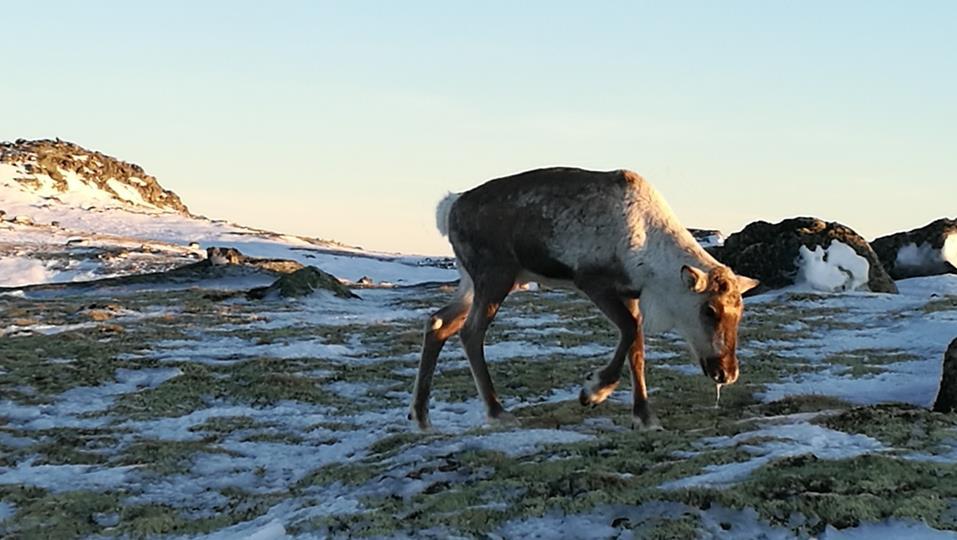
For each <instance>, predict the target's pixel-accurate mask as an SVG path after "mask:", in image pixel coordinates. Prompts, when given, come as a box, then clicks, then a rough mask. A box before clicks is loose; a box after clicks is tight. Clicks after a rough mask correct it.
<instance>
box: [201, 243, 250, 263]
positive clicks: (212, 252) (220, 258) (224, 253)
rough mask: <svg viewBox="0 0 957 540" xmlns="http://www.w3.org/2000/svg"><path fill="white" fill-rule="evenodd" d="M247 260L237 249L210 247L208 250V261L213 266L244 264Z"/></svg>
mask: <svg viewBox="0 0 957 540" xmlns="http://www.w3.org/2000/svg"><path fill="white" fill-rule="evenodd" d="M245 259H246V257H245V256H243V254H242V253H240V252H239V250H238V249H236V248H230V247H209V248H206V260H208V261H209V264H211V265H213V266H223V265H226V264H243V261H244V260H245Z"/></svg>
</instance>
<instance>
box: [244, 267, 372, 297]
mask: <svg viewBox="0 0 957 540" xmlns="http://www.w3.org/2000/svg"><path fill="white" fill-rule="evenodd" d="M318 290H326V291H329V292H331V293H332V294H334V295H336V296H338V297H339V298H359V297H358V296H356V294H355V293H353V292H352V291H350V290H349V288H348V287H346V286H345V285H344V284H343V283H342V282H341V281H339V279H338V278H336V276H333V275H332V274H330V273H328V272H324V271H322V270H320V269H318V268H316V267H315V266H305V267H303V268H300V269H299V270H296V271H295V272H291V273H289V274H285V275H282V276H280V277H279V279H277V280H276V281H275V282H273V284H272V285H270V286H268V287H259V288H256V289H252V290H251V291H249V293H247V295H246V296H247V297H248V298H251V299H256V300H259V299H263V298H268V297H272V296H278V297H282V298H298V297H301V296H307V295H310V294H312V293H313V292H315V291H318Z"/></svg>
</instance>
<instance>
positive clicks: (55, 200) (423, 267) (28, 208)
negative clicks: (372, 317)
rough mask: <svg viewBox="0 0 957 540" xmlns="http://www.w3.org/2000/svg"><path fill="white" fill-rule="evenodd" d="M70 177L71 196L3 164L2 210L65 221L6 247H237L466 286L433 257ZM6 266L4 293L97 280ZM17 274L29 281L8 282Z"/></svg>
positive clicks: (2, 230)
mask: <svg viewBox="0 0 957 540" xmlns="http://www.w3.org/2000/svg"><path fill="white" fill-rule="evenodd" d="M63 174H64V177H65V179H66V183H67V186H68V189H67V191H64V192H61V191H58V190H57V189H56V188H55V187H54V186H55V183H54V181H53V179H52V178H50V177H49V176H46V175H31V174H28V173H26V172H25V171H24V170H23V169H22V168H21V167H17V166H13V165H10V164H6V163H2V164H0V209H3V210H4V211H6V213H7V214H8V215H10V216H13V215H24V216H28V217H30V218H32V219H33V220H34V221H35V222H36V223H38V224H46V223H50V222H52V221H58V222H59V223H60V226H61V227H62V230H58V231H56V232H52V231H51V230H50V228H49V227H47V226H46V225H42V226H41V225H38V226H37V227H26V226H18V227H0V245H3V244H4V243H9V244H21V243H23V242H24V238H23V236H24V233H25V232H29V233H42V236H44V237H45V238H46V242H47V243H49V241H50V239H51V238H57V237H59V238H62V240H61V241H62V243H63V244H65V243H66V240H67V239H68V238H69V236H70V235H72V236H77V237H80V238H92V239H104V238H107V239H108V240H109V242H110V243H112V244H120V245H122V244H123V243H129V241H130V240H131V239H136V240H140V241H141V242H140V243H142V241H147V242H148V243H150V244H154V243H155V244H160V245H165V246H167V247H166V249H168V245H170V244H172V245H174V246H180V248H181V250H182V252H183V254H184V255H186V254H188V252H189V251H190V250H189V249H188V248H187V246H189V245H190V244H191V243H193V242H196V243H198V244H200V246H201V247H202V248H203V249H205V248H206V247H210V246H223V247H234V248H236V249H239V250H240V251H241V252H242V253H243V254H244V255H248V256H251V257H262V258H279V259H290V260H294V261H298V262H300V263H302V264H305V265H314V266H318V267H319V268H322V269H323V270H325V271H326V272H329V273H331V274H333V275H335V276H336V277H338V278H340V279H343V280H346V281H350V282H355V281H358V280H359V279H360V278H362V277H364V276H368V277H370V278H372V279H373V281H374V282H376V283H395V284H399V285H410V284H416V283H423V282H430V281H454V280H456V279H458V272H457V271H455V270H454V269H447V268H440V267H437V266H435V265H434V264H433V263H432V261H431V259H428V258H424V257H417V256H409V255H397V254H393V253H379V252H367V251H363V250H361V249H358V248H350V247H346V246H342V245H339V244H336V243H332V242H325V241H321V240H315V239H308V238H302V237H297V236H292V235H282V234H275V233H270V232H268V231H262V230H257V229H250V228H247V227H242V226H239V225H234V224H231V223H227V222H224V221H218V220H210V219H207V218H204V217H196V216H186V215H182V214H179V213H176V212H171V211H164V210H160V209H157V208H156V207H154V206H153V205H150V204H148V203H147V202H146V201H144V200H143V199H142V197H141V196H140V194H139V192H138V191H136V190H135V189H133V188H131V187H129V186H127V185H125V184H122V183H120V182H117V181H116V180H112V179H111V180H109V181H108V182H107V183H108V186H109V187H110V189H111V190H113V191H116V195H118V196H119V198H117V196H115V195H114V194H113V193H110V192H108V191H105V190H103V189H100V188H99V187H97V186H95V185H94V184H92V183H89V182H86V181H85V180H84V179H83V178H82V177H81V176H79V175H77V174H76V173H73V172H64V173H63ZM21 177H35V178H36V180H37V181H38V182H39V183H40V185H39V187H36V188H33V187H27V186H25V185H24V184H21V183H20V182H18V181H16V180H15V179H16V178H21ZM4 225H6V224H4ZM36 247H37V248H40V247H42V246H39V245H38V246H36ZM38 251H41V250H40V249H38ZM0 256H2V254H0ZM0 264H5V265H10V267H9V268H4V267H3V266H0V286H19V285H26V284H32V283H47V282H50V281H71V280H75V279H88V278H89V276H84V275H80V274H72V275H68V276H58V275H57V274H55V273H51V272H49V271H45V270H44V268H43V267H42V266H37V265H35V264H33V265H30V266H29V267H23V266H22V265H23V264H24V263H23V262H22V261H16V262H5V263H0ZM13 265H16V266H13ZM11 275H21V276H22V277H20V278H17V279H13V278H9V277H7V276H11Z"/></svg>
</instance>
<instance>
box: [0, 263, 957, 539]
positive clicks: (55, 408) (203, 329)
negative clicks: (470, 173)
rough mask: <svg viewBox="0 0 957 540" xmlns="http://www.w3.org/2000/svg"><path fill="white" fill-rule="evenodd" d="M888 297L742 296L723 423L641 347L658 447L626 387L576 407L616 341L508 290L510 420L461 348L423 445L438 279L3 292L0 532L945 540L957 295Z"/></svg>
mask: <svg viewBox="0 0 957 540" xmlns="http://www.w3.org/2000/svg"><path fill="white" fill-rule="evenodd" d="M436 270H437V269H436ZM899 285H900V288H901V291H902V294H900V295H880V294H870V293H837V294H816V293H807V292H799V291H791V292H788V291H783V292H776V293H772V294H768V295H764V296H759V297H756V298H752V299H748V302H747V304H748V305H747V311H746V319H745V321H744V322H743V326H742V330H741V338H740V341H741V345H742V347H741V351H740V356H741V362H742V375H741V379H740V381H739V382H738V383H737V384H735V385H733V386H731V387H728V388H727V389H726V390H725V392H724V393H723V397H722V403H721V407H720V408H719V409H715V408H713V399H714V394H713V387H712V386H711V385H710V384H709V383H708V381H707V380H706V379H705V378H704V377H703V376H701V375H700V374H699V373H698V372H697V368H695V367H694V366H692V364H691V361H690V359H689V358H688V357H687V355H686V354H685V352H684V348H683V345H682V344H681V343H679V342H678V341H677V340H676V339H675V338H673V337H672V336H663V337H655V338H651V339H649V340H648V341H649V343H648V348H649V358H650V361H649V364H650V368H649V382H650V385H651V388H652V392H653V395H652V399H653V403H654V404H655V406H656V407H657V410H658V413H659V416H660V417H661V420H662V422H663V424H664V426H665V427H666V428H667V431H664V432H660V433H636V432H633V431H632V430H631V429H630V428H629V425H630V417H629V404H630V397H629V395H630V392H629V388H628V386H629V384H628V380H627V379H628V377H625V380H624V381H623V382H622V385H621V387H620V388H619V390H618V391H617V392H616V394H614V395H613V397H612V398H611V399H610V400H609V401H608V402H606V403H604V404H602V405H601V406H599V407H597V408H594V409H586V408H582V407H581V406H580V405H579V404H578V401H577V391H578V386H579V385H580V383H581V381H582V379H583V376H584V374H585V373H587V372H588V371H590V370H592V369H594V368H595V367H596V366H598V365H601V364H602V363H604V362H605V361H607V359H608V356H609V354H610V352H611V349H612V347H613V346H614V340H615V334H614V332H613V331H612V330H611V328H610V325H609V324H608V323H606V322H605V321H604V320H603V319H602V318H601V317H600V315H599V314H598V312H597V310H596V309H594V308H593V307H592V306H591V305H589V304H588V303H586V302H585V301H583V300H581V299H580V298H579V297H578V296H576V295H574V294H570V293H564V292H559V291H547V290H545V291H538V292H519V293H515V294H513V295H512V296H511V297H510V298H509V300H508V301H507V302H506V304H505V306H504V308H503V310H502V312H501V315H500V316H499V318H498V319H497V321H496V324H495V325H494V326H493V329H492V332H491V334H490V338H489V347H488V354H489V360H490V365H491V370H492V375H493V377H494V379H495V382H496V384H497V389H498V390H499V393H500V394H501V395H502V396H503V398H504V400H505V403H506V405H507V406H508V407H509V408H510V409H511V410H512V411H513V412H514V413H515V414H516V416H517V417H518V419H519V424H518V425H511V426H485V425H483V417H482V413H481V408H480V406H479V404H478V401H477V399H476V396H475V387H474V385H473V383H472V380H471V377H470V375H469V371H468V367H467V363H466V362H465V359H464V356H463V354H462V351H461V347H460V346H459V344H458V343H457V342H450V343H449V345H448V346H447V347H446V350H445V351H444V353H443V355H442V357H441V358H440V361H439V369H438V373H437V374H436V379H435V389H434V393H433V403H432V420H433V423H434V426H435V430H434V431H433V432H430V433H426V434H422V433H417V432H415V431H413V430H412V428H411V426H410V424H409V422H408V421H407V420H406V410H407V406H408V401H409V392H410V390H411V387H412V383H413V379H414V376H415V369H416V365H417V355H418V351H419V341H420V338H421V328H422V326H423V323H424V321H425V317H426V316H427V314H428V313H429V312H430V311H431V310H434V309H436V308H437V307H439V306H441V305H442V303H443V301H444V300H446V299H447V298H448V297H449V296H450V294H451V291H450V290H449V289H448V288H445V287H441V286H438V285H429V286H421V287H413V288H391V289H390V288H380V289H360V290H358V291H357V292H358V293H359V294H360V295H361V296H362V299H361V300H354V301H347V300H340V299H334V298H331V297H326V296H324V295H316V296H313V297H310V298H307V299H304V300H299V301H275V302H267V303H263V302H251V301H247V300H243V299H236V298H232V299H225V300H223V299H222V296H221V295H219V296H217V295H210V294H208V293H210V292H211V291H209V290H204V289H187V290H173V291H170V290H155V291H144V290H142V289H137V290H136V292H135V293H133V292H132V291H126V292H124V291H123V290H122V289H115V288H114V289H111V290H110V291H109V293H108V295H100V296H97V295H96V293H95V292H94V293H91V292H89V291H87V292H85V293H84V294H83V295H82V296H71V295H70V293H69V292H68V291H64V292H62V293H59V294H45V295H43V296H42V297H38V296H33V295H31V294H29V293H28V294H22V293H16V294H6V295H0V313H2V315H0V317H2V319H0V321H2V322H0V536H8V535H9V536H13V537H17V536H22V537H74V536H83V537H112V536H121V537H122V536H133V537H141V536H149V535H164V536H169V537H183V538H193V537H210V538H244V537H245V538H259V539H270V538H285V537H303V538H326V537H352V536H372V537H398V538H402V537H410V536H415V537H434V538H446V537H450V536H464V537H483V536H484V537H488V538H499V537H502V538H554V537H564V538H630V537H634V538H655V537H657V538H694V537H734V538H792V537H811V536H816V537H820V538H879V537H903V536H906V537H926V538H946V537H953V534H952V532H951V531H953V530H957V482H955V481H954V480H955V478H957V433H955V431H954V429H955V426H957V419H955V418H954V417H952V416H948V415H940V414H935V413H930V412H928V411H927V410H926V408H925V407H926V406H927V405H928V404H929V403H930V402H931V401H932V400H933V397H934V394H935V392H936V385H937V378H938V377H939V373H940V361H941V358H942V353H943V351H944V349H945V348H946V346H947V344H948V343H949V341H950V340H951V339H953V337H954V336H955V335H957V276H938V277H934V278H921V279H913V280H907V281H903V282H899Z"/></svg>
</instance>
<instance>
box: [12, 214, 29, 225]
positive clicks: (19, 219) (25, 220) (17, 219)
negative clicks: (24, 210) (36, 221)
mask: <svg viewBox="0 0 957 540" xmlns="http://www.w3.org/2000/svg"><path fill="white" fill-rule="evenodd" d="M13 222H14V223H19V224H20V225H33V218H32V217H30V216H24V215H19V216H14V218H13Z"/></svg>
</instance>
